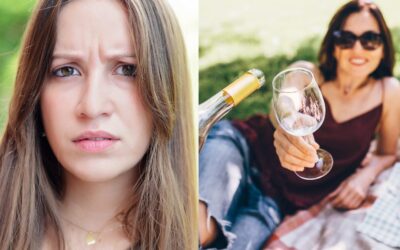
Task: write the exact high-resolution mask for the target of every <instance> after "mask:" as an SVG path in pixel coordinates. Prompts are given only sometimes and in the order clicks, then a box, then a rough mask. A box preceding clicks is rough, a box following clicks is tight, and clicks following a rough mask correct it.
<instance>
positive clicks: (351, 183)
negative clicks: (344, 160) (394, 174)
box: [329, 169, 375, 209]
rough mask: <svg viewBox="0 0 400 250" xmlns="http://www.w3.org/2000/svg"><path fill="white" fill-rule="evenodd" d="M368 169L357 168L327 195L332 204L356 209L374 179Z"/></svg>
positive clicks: (341, 207)
mask: <svg viewBox="0 0 400 250" xmlns="http://www.w3.org/2000/svg"><path fill="white" fill-rule="evenodd" d="M370 172H371V171H368V169H359V170H358V171H357V172H356V173H354V174H353V175H352V176H350V177H349V178H347V179H346V180H344V181H343V182H342V183H341V184H340V185H339V187H338V188H336V190H335V191H333V192H332V193H331V194H330V195H329V199H330V201H331V204H332V206H334V207H335V208H339V209H356V208H358V207H360V205H361V204H362V203H363V201H364V200H365V198H366V197H367V193H368V189H369V187H370V186H371V184H372V182H373V181H374V179H375V176H373V175H371V173H370Z"/></svg>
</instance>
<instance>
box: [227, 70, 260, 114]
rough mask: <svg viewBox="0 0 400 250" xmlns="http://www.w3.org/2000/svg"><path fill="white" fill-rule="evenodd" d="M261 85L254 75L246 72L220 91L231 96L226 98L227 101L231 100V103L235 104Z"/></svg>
mask: <svg viewBox="0 0 400 250" xmlns="http://www.w3.org/2000/svg"><path fill="white" fill-rule="evenodd" d="M261 86H262V83H261V82H260V80H259V79H258V78H257V77H256V76H254V75H253V74H251V73H249V72H246V73H245V74H244V75H242V76H241V77H240V78H238V79H237V80H236V81H234V82H233V83H231V84H229V85H228V86H226V87H225V88H224V89H223V90H222V91H223V92H224V95H228V96H230V97H231V98H228V99H227V102H232V103H233V105H234V106H236V105H238V104H239V103H240V102H241V101H242V100H243V99H244V98H246V97H247V96H249V95H250V94H251V93H253V92H254V91H255V90H257V89H259V88H260V87H261Z"/></svg>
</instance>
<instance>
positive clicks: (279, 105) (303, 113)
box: [272, 68, 333, 180]
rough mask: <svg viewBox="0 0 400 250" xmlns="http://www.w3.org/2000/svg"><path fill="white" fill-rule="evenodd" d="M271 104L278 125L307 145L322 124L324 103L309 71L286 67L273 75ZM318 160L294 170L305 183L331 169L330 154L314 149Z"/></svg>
mask: <svg viewBox="0 0 400 250" xmlns="http://www.w3.org/2000/svg"><path fill="white" fill-rule="evenodd" d="M272 88H273V95H272V103H273V107H274V111H275V117H276V119H277V121H278V123H279V125H280V126H281V127H282V128H283V129H284V130H285V131H286V132H287V133H289V134H291V135H294V136H302V137H303V138H304V139H305V140H306V141H307V142H308V143H310V139H311V136H312V133H314V132H315V131H316V130H317V129H318V128H319V127H320V126H321V125H322V122H323V121H324V118H325V102H324V99H323V97H322V94H321V91H320V90H319V87H318V84H317V82H316V81H315V78H314V75H313V74H312V72H311V71H309V70H307V69H303V68H290V69H287V70H284V71H282V72H280V73H279V74H277V75H276V76H275V77H274V79H273V80H272ZM317 155H318V161H317V162H316V163H315V165H314V167H312V168H307V167H306V168H304V171H296V172H295V173H296V175H297V176H299V177H300V178H302V179H305V180H316V179H319V178H321V177H323V176H325V175H327V174H328V173H329V171H330V170H331V169H332V165H333V159H332V155H331V154H330V153H328V152H327V151H325V150H323V149H318V150H317Z"/></svg>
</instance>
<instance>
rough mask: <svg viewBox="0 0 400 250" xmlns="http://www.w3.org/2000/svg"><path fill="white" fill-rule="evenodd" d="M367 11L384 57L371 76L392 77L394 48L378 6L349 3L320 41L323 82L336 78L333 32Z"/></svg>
mask: <svg viewBox="0 0 400 250" xmlns="http://www.w3.org/2000/svg"><path fill="white" fill-rule="evenodd" d="M362 10H368V11H369V12H370V13H371V14H372V15H373V16H374V17H375V19H376V21H377V22H378V25H379V29H380V32H381V34H382V40H383V49H384V52H383V53H384V55H383V59H382V60H381V62H380V64H379V65H378V67H377V68H376V70H375V71H374V72H372V73H371V76H372V77H373V78H375V79H379V78H382V77H385V76H393V67H394V62H395V61H394V47H393V41H392V36H391V34H390V30H389V28H388V26H387V24H386V22H385V19H384V17H383V15H382V12H381V11H380V10H379V8H378V6H377V5H376V4H374V3H372V2H370V1H350V2H348V3H347V4H345V5H343V6H342V7H341V8H340V9H339V10H338V11H337V12H336V13H335V15H334V16H333V18H332V20H331V21H330V23H329V26H328V31H327V32H326V34H325V37H324V39H323V40H322V45H321V48H320V51H319V55H318V60H319V69H320V70H321V72H322V74H323V76H324V80H325V81H329V80H334V79H335V78H336V68H337V62H336V59H335V57H334V55H333V54H334V53H333V52H334V49H335V48H334V46H335V44H334V38H333V32H334V31H336V30H340V29H341V28H342V27H343V25H344V23H345V21H346V19H347V18H348V17H349V16H350V15H351V14H353V13H356V12H360V11H362Z"/></svg>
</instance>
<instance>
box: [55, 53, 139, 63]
mask: <svg viewBox="0 0 400 250" xmlns="http://www.w3.org/2000/svg"><path fill="white" fill-rule="evenodd" d="M84 58H85V56H84V55H83V54H82V53H79V52H77V53H75V52H55V53H54V54H53V56H52V60H55V59H68V60H73V61H83V60H84ZM102 58H104V59H106V60H115V59H119V58H129V59H136V58H137V57H136V55H135V54H131V53H110V54H107V55H104V56H102Z"/></svg>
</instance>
